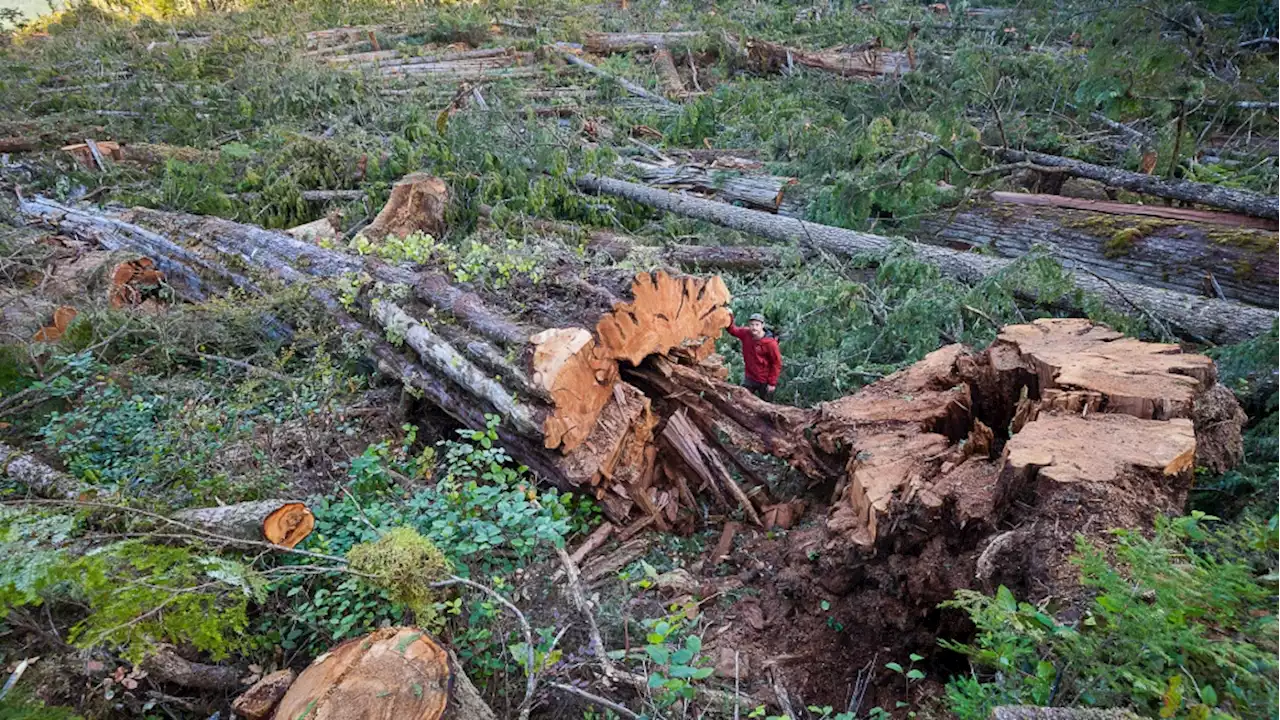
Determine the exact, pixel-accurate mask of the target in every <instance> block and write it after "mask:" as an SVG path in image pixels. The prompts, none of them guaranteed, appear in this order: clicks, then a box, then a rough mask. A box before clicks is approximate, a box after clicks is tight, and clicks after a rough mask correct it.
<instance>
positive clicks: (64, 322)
mask: <svg viewBox="0 0 1280 720" xmlns="http://www.w3.org/2000/svg"><path fill="white" fill-rule="evenodd" d="M78 314H79V313H78V311H77V310H76V309H75V308H73V307H71V306H70V305H61V306H59V307H58V309H57V310H54V311H53V322H51V323H49V324H48V325H46V326H44V327H42V328H40V329H39V330H37V331H36V334H35V335H33V336H32V337H31V339H32V340H33V341H35V342H42V343H55V342H58V341H59V340H61V339H62V336H63V335H65V334H66V332H67V328H69V327H71V323H72V322H74V321H75V319H76V316H77V315H78Z"/></svg>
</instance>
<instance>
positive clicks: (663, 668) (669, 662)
mask: <svg viewBox="0 0 1280 720" xmlns="http://www.w3.org/2000/svg"><path fill="white" fill-rule="evenodd" d="M688 623H689V621H688V620H687V618H686V616H685V615H684V613H683V610H681V611H680V612H678V613H673V614H672V615H669V616H667V617H665V618H660V619H646V620H644V621H642V624H643V625H644V628H645V630H646V633H645V646H644V653H645V656H646V657H647V658H648V660H649V662H650V663H651V664H650V666H649V670H648V687H649V690H650V692H651V693H652V697H653V701H654V704H655V705H657V706H658V707H659V708H666V707H670V706H672V705H675V704H677V703H687V702H688V701H690V700H692V699H693V698H694V697H695V696H696V694H697V692H696V685H697V683H698V681H700V680H705V679H707V678H709V677H711V674H712V673H713V672H714V669H713V668H710V667H705V666H704V662H705V661H704V660H703V658H702V657H701V653H702V638H701V637H700V636H698V635H694V634H692V633H689V632H687V630H686V627H687V625H688ZM681 638H683V642H682V641H681Z"/></svg>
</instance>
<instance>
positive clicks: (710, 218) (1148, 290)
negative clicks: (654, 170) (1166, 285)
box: [577, 175, 1275, 343]
mask: <svg viewBox="0 0 1280 720" xmlns="http://www.w3.org/2000/svg"><path fill="white" fill-rule="evenodd" d="M577 182H578V186H579V187H580V188H582V189H583V190H587V191H590V192H598V193H604V194H608V195H615V196H617V197H622V198H626V199H628V200H631V201H634V202H638V203H641V204H643V205H648V206H650V207H653V208H657V209H659V210H664V211H667V212H673V213H676V214H679V215H685V216H687V217H692V218H696V219H699V220H705V221H707V222H711V223H715V224H717V225H721V226H724V227H728V228H732V229H735V230H740V231H742V232H747V233H751V234H753V235H760V236H762V237H767V238H770V239H772V240H775V241H779V242H787V243H794V244H796V245H799V246H801V247H807V248H812V249H814V250H824V251H827V252H832V253H835V254H837V255H843V256H853V255H860V254H868V253H871V254H882V253H886V252H888V251H890V250H892V249H893V248H894V246H895V245H896V244H897V242H899V241H895V240H893V239H891V238H887V237H882V236H879V235H871V234H869V233H863V232H857V231H855V230H845V229H843V228H836V227H831V226H828V225H818V224H816V223H810V222H805V221H803V220H797V219H792V218H786V217H780V216H777V215H771V214H769V213H766V212H760V211H758V210H749V209H746V208H739V207H734V206H732V205H728V204H725V203H720V202H715V201H713V200H703V199H700V198H694V197H689V196H686V195H679V194H676V193H670V192H666V191H665V190H657V189H654V188H650V187H647V186H645V185H639V184H636V183H631V182H626V181H624V180H616V179H613V178H606V177H600V176H597V175H582V176H580V177H579V178H578V181H577ZM909 246H910V247H911V248H912V249H913V250H914V252H915V254H916V256H917V257H919V258H920V259H921V260H923V261H924V262H927V263H929V264H931V265H934V266H936V267H937V268H938V269H939V270H940V271H941V272H942V274H944V275H946V276H948V277H952V278H955V279H957V280H960V281H962V282H967V283H977V282H980V281H981V280H983V279H984V278H987V277H990V276H992V275H994V274H996V273H998V272H1000V271H1002V270H1005V269H1006V268H1008V267H1009V265H1010V264H1011V263H1012V261H1011V260H1007V259H1003V258H992V257H985V256H982V255H978V254H976V253H966V252H960V251H956V250H950V249H947V248H939V247H933V246H929V245H921V244H918V243H909ZM1069 272H1070V277H1071V278H1072V280H1073V282H1074V283H1075V286H1076V288H1077V289H1079V290H1081V291H1083V292H1085V293H1091V294H1094V295H1096V296H1098V297H1099V298H1101V299H1102V300H1103V301H1104V302H1105V303H1106V304H1107V306H1108V307H1111V308H1112V309H1115V310H1118V311H1120V312H1126V313H1132V312H1133V311H1135V310H1137V311H1139V312H1142V313H1144V314H1150V315H1152V316H1155V317H1157V318H1159V319H1160V320H1161V321H1163V322H1165V323H1168V324H1169V325H1170V326H1171V327H1172V328H1173V330H1174V331H1175V332H1178V333H1179V334H1181V335H1183V336H1185V337H1190V338H1193V339H1199V340H1208V341H1211V342H1217V343H1231V342H1239V341H1241V340H1246V339H1248V338H1251V337H1254V336H1257V335H1261V334H1263V333H1266V332H1267V331H1269V330H1270V329H1271V325H1272V324H1273V323H1274V322H1275V313H1274V312H1271V311H1267V310H1262V309H1259V308H1251V307H1248V306H1245V305H1240V304H1238V303H1233V302H1229V301H1224V300H1214V299H1208V298H1201V297H1195V296H1191V295H1186V294H1184V293H1178V292H1173V291H1170V290H1165V289H1161V288H1152V287H1147V286H1145V285H1136V284H1133V283H1121V282H1113V281H1109V280H1105V279H1101V278H1098V277H1095V276H1093V275H1090V274H1088V273H1085V272H1079V271H1069ZM1020 294H1021V295H1022V296H1023V297H1024V298H1025V299H1027V300H1030V301H1033V302H1041V301H1042V299H1041V298H1039V297H1037V296H1036V295H1035V293H1032V292H1022V293H1020ZM1054 301H1055V302H1057V303H1058V304H1060V305H1065V306H1066V307H1073V309H1076V310H1079V309H1080V307H1079V305H1078V304H1076V303H1078V300H1077V299H1075V298H1071V297H1063V298H1055V299H1054Z"/></svg>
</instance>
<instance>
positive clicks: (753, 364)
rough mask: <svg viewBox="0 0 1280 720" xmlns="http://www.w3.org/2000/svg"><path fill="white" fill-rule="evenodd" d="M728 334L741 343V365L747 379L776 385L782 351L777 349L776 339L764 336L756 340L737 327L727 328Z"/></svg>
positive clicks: (780, 368)
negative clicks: (743, 367)
mask: <svg viewBox="0 0 1280 720" xmlns="http://www.w3.org/2000/svg"><path fill="white" fill-rule="evenodd" d="M729 334H730V335H732V336H734V337H736V338H738V339H739V340H741V341H742V364H743V365H744V366H745V370H746V376H747V379H748V380H755V381H756V382H758V383H764V384H765V385H777V384H778V376H779V375H781V374H782V351H781V350H779V349H778V339H777V338H775V337H773V336H772V335H765V336H764V337H762V338H760V339H759V340H757V339H755V336H753V335H752V334H751V331H750V330H748V329H746V328H744V327H738V326H737V325H730V326H729Z"/></svg>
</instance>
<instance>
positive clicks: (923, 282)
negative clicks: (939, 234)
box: [718, 249, 1141, 405]
mask: <svg viewBox="0 0 1280 720" xmlns="http://www.w3.org/2000/svg"><path fill="white" fill-rule="evenodd" d="M866 276H869V277H867V278H866V280H865V282H859V281H858V280H855V279H852V278H853V277H857V278H859V279H861V278H862V277H866ZM729 281H730V289H731V290H732V291H733V292H734V295H735V297H736V298H737V300H738V302H737V304H736V307H735V313H736V314H737V315H738V316H739V317H745V316H746V315H748V314H750V313H753V312H761V313H764V315H765V317H766V318H768V320H769V322H770V324H771V325H772V329H773V330H774V331H775V332H776V333H777V334H778V335H779V345H780V347H781V349H782V356H783V373H782V378H781V381H780V383H779V385H778V398H779V400H780V401H784V402H788V403H791V404H795V405H810V404H813V403H815V402H820V401H824V400H831V399H834V398H836V397H840V396H842V395H845V394H847V393H848V392H850V391H851V390H852V389H855V388H857V387H860V386H862V385H865V384H867V383H868V382H872V381H874V380H876V379H878V378H880V377H882V376H884V375H888V374H889V373H891V372H894V371H895V370H898V369H900V368H902V367H905V366H906V365H908V364H910V363H913V362H916V361H917V360H919V359H921V358H922V357H924V356H925V355H926V354H928V353H930V352H932V351H933V350H936V349H937V348H938V347H939V345H942V344H947V343H953V342H962V343H966V344H969V345H972V346H974V347H985V346H986V345H988V344H989V343H990V342H991V341H992V340H994V339H995V335H996V330H997V327H998V326H1000V325H1004V324H1007V323H1014V322H1022V321H1024V320H1029V319H1032V318H1034V317H1043V316H1045V315H1048V314H1049V313H1047V312H1040V313H1037V312H1034V311H1029V310H1024V309H1023V307H1021V306H1020V305H1019V304H1018V303H1017V302H1016V301H1015V296H1014V294H1015V292H1017V291H1019V290H1031V289H1034V290H1033V292H1034V293H1035V294H1036V295H1037V296H1038V298H1039V299H1040V302H1041V303H1042V304H1043V305H1045V306H1046V307H1047V306H1051V305H1052V304H1053V303H1054V302H1055V301H1056V300H1058V299H1059V298H1061V297H1062V296H1063V295H1064V294H1066V293H1067V292H1074V290H1073V289H1071V290H1069V289H1070V288H1071V285H1070V280H1069V278H1068V277H1067V276H1065V275H1064V274H1063V272H1062V269H1061V267H1060V266H1059V265H1058V264H1057V263H1056V262H1054V261H1053V260H1051V259H1049V258H1046V257H1043V256H1037V255H1030V256H1027V257H1024V258H1022V259H1021V260H1019V261H1018V262H1016V263H1014V264H1013V265H1012V266H1011V267H1010V268H1008V269H1007V270H1006V271H1005V272H1002V273H1000V274H998V275H995V276H992V277H990V278H987V279H986V280H984V281H983V282H981V283H979V284H977V285H972V286H970V285H965V284H962V283H959V282H956V281H953V280H949V279H947V278H944V277H942V275H941V274H940V273H939V272H938V270H937V269H936V268H934V267H933V266H931V265H928V264H926V263H924V262H921V261H919V260H916V259H915V258H914V257H912V255H911V254H910V253H909V252H908V251H906V250H905V249H904V250H902V251H899V252H895V253H893V254H892V255H890V256H889V257H887V258H885V259H883V260H882V261H881V262H880V263H879V265H878V266H877V267H876V268H875V270H874V272H872V271H869V270H866V269H862V268H859V263H857V262H854V263H850V265H849V266H844V267H841V266H831V265H819V264H806V265H805V266H803V267H797V268H793V269H788V270H787V271H786V272H779V273H774V274H771V275H770V276H768V277H767V278H765V279H761V280H748V279H743V280H736V279H734V278H730V279H729ZM1086 305H1088V303H1086ZM1090 314H1091V316H1092V317H1094V318H1095V319H1097V320H1101V321H1104V322H1107V323H1108V324H1111V325H1112V326H1113V327H1116V328H1117V329H1119V330H1122V331H1125V332H1130V333H1134V332H1137V331H1139V330H1140V328H1141V326H1140V325H1138V324H1137V321H1135V320H1132V319H1129V318H1125V317H1120V316H1117V315H1115V314H1114V313H1109V312H1107V311H1105V310H1104V309H1102V308H1100V307H1096V308H1095V309H1094V311H1093V312H1091V313H1090ZM718 349H719V351H720V353H721V354H722V355H724V356H725V357H726V358H727V359H728V363H729V366H730V367H731V368H732V369H733V372H734V373H735V377H741V374H740V373H741V365H742V358H741V352H740V351H739V349H738V343H737V341H736V340H734V339H733V338H732V337H727V336H726V337H722V338H721V339H720V342H719V344H718Z"/></svg>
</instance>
